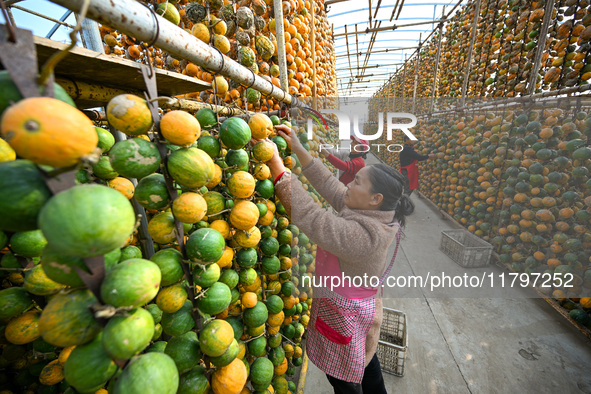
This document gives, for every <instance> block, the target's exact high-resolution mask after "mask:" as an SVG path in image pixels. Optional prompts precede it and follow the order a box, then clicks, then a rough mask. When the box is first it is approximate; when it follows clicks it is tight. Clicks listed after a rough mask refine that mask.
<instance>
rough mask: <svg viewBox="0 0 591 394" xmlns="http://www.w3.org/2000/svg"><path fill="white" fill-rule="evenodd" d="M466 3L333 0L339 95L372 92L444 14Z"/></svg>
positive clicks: (446, 0)
mask: <svg viewBox="0 0 591 394" xmlns="http://www.w3.org/2000/svg"><path fill="white" fill-rule="evenodd" d="M461 3H462V0H459V1H458V0H451V1H449V0H439V1H432V2H425V1H424V0H383V1H382V0H373V1H372V0H367V1H364V0H361V1H360V0H327V1H326V5H325V8H326V9H327V15H328V18H329V21H330V22H331V23H332V24H333V28H334V41H335V55H336V70H337V84H338V89H339V96H341V97H344V96H358V97H369V96H371V95H372V94H373V93H374V92H375V91H376V90H378V89H379V88H380V87H381V86H382V85H383V84H384V83H385V82H386V81H387V80H388V79H389V78H390V76H391V75H392V74H393V73H394V72H396V70H398V68H400V67H401V66H402V64H403V63H404V61H405V59H408V58H409V57H410V56H412V54H413V53H414V52H415V51H416V48H417V47H418V45H419V43H420V42H421V41H424V40H425V38H427V37H428V36H429V34H431V32H432V31H433V30H434V29H435V28H437V26H438V23H437V21H439V20H440V19H441V18H442V16H443V15H447V16H448V17H449V16H451V15H450V12H452V13H453V12H455V10H457V9H458V7H456V6H457V5H460V4H461ZM429 22H430V23H429ZM373 30H378V31H373ZM356 31H357V33H356Z"/></svg>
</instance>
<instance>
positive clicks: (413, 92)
mask: <svg viewBox="0 0 591 394" xmlns="http://www.w3.org/2000/svg"><path fill="white" fill-rule="evenodd" d="M421 45H422V44H421V38H420V37H419V49H418V50H417V57H416V59H415V81H414V87H413V90H412V113H413V114H414V113H415V104H416V99H417V85H418V84H419V63H420V62H421Z"/></svg>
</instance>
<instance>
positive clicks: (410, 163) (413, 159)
mask: <svg viewBox="0 0 591 394" xmlns="http://www.w3.org/2000/svg"><path fill="white" fill-rule="evenodd" d="M414 143H415V142H414V141H413V140H411V139H410V138H408V137H407V136H406V135H405V136H404V147H403V149H402V151H401V152H400V172H401V173H402V175H404V177H405V178H406V184H405V185H404V194H406V195H407V196H410V195H411V194H412V192H413V191H414V190H415V189H418V188H419V167H418V166H417V163H418V162H419V161H423V160H427V159H434V158H435V154H433V153H431V154H429V155H421V154H419V153H417V152H416V151H415V149H414V148H413V145H414Z"/></svg>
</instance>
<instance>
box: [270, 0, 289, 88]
mask: <svg viewBox="0 0 591 394" xmlns="http://www.w3.org/2000/svg"><path fill="white" fill-rule="evenodd" d="M273 11H274V15H275V34H276V37H277V56H278V60H279V81H280V82H281V89H283V90H284V91H286V92H287V89H288V85H287V60H286V54H285V33H284V30H283V5H282V2H281V0H273Z"/></svg>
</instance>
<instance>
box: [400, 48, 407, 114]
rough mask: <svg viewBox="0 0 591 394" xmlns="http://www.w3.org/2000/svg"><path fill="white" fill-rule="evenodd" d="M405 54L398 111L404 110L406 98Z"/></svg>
mask: <svg viewBox="0 0 591 394" xmlns="http://www.w3.org/2000/svg"><path fill="white" fill-rule="evenodd" d="M406 62H407V59H406V53H405V54H404V68H403V69H402V86H401V87H402V103H401V104H402V105H401V106H400V109H402V110H404V98H405V96H406V92H405V90H406Z"/></svg>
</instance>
